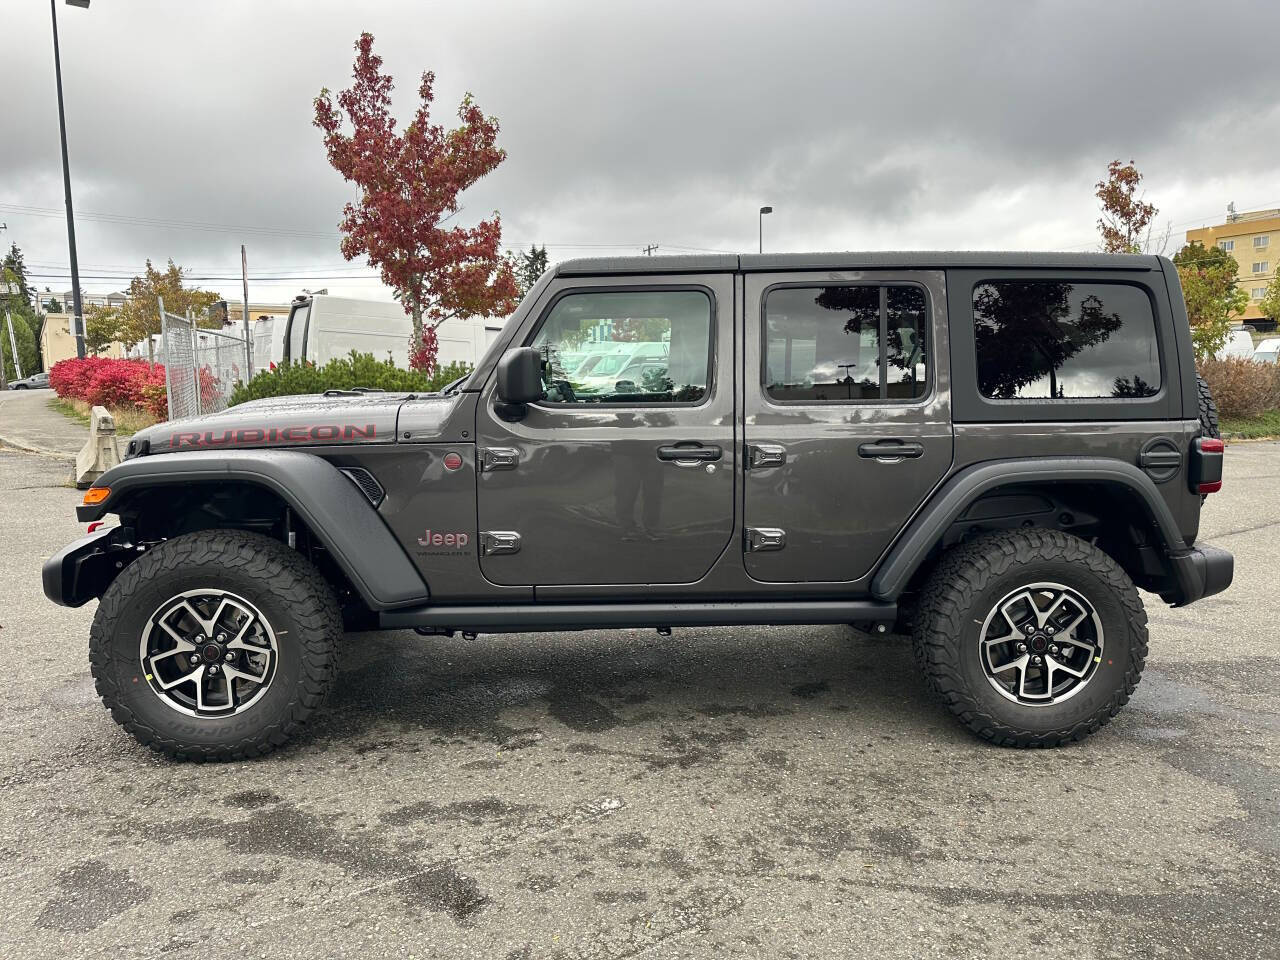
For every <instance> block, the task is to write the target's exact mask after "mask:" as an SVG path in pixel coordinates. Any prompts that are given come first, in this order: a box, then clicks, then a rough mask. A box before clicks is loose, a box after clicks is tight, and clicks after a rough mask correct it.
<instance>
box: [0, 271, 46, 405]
mask: <svg viewBox="0 0 1280 960" xmlns="http://www.w3.org/2000/svg"><path fill="white" fill-rule="evenodd" d="M14 249H15V250H16V249H17V248H16V247H15V248H14ZM20 259H21V256H19V260H20ZM5 260H6V264H7V262H8V258H7V257H6V258H5ZM20 282H21V281H20V278H19V276H18V273H17V271H16V270H15V269H14V268H13V267H10V266H7V265H6V266H4V267H3V269H0V354H3V356H4V375H5V377H6V379H9V380H12V379H13V378H14V377H15V376H16V375H17V371H16V370H15V368H14V365H13V349H12V347H11V346H10V344H9V325H8V321H9V320H10V319H12V320H13V339H14V340H15V341H16V342H17V344H18V360H19V363H20V365H21V367H22V375H23V376H24V377H29V376H31V375H32V374H33V373H37V372H39V370H40V348H39V333H40V321H39V318H38V317H36V315H35V311H33V310H32V309H31V304H30V303H29V302H28V301H27V300H24V299H23V298H22V296H21V295H20V294H14V295H13V296H9V295H8V285H9V284H11V283H13V284H20Z"/></svg>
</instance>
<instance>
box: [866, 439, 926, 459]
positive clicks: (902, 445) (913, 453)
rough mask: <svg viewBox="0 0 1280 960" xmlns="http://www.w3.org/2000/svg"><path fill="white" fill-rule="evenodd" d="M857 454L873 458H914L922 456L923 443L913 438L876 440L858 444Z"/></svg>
mask: <svg viewBox="0 0 1280 960" xmlns="http://www.w3.org/2000/svg"><path fill="white" fill-rule="evenodd" d="M858 456H860V457H867V458H869V459H874V460H914V459H915V458H916V457H923V456H924V444H923V443H916V442H915V441H914V440H877V441H876V442H875V443H860V444H858Z"/></svg>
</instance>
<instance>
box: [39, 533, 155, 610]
mask: <svg viewBox="0 0 1280 960" xmlns="http://www.w3.org/2000/svg"><path fill="white" fill-rule="evenodd" d="M119 536H120V528H119V527H108V528H107V529H105V530H98V531H95V532H94V533H91V534H89V535H88V536H87V537H81V538H80V539H79V540H76V541H74V542H73V543H69V544H67V545H66V546H65V547H63V548H62V549H61V550H59V551H58V552H57V553H55V554H54V555H53V556H52V557H50V558H49V559H48V560H46V561H45V562H44V567H43V568H42V569H41V571H40V576H41V580H42V581H43V582H44V595H45V596H46V597H48V598H49V599H50V600H52V601H53V602H54V603H57V604H61V605H62V606H64V607H79V606H83V605H84V604H86V603H88V602H89V601H90V600H93V599H95V598H97V597H100V596H102V595H103V593H105V592H106V589H107V587H109V586H110V585H111V581H112V580H114V579H115V577H116V574H117V573H119V572H120V570H121V569H122V568H123V567H124V565H125V564H126V563H128V562H129V561H130V560H132V559H133V558H134V556H135V553H134V550H133V548H132V545H130V544H125V543H121V542H119Z"/></svg>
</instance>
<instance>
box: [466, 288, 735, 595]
mask: <svg viewBox="0 0 1280 960" xmlns="http://www.w3.org/2000/svg"><path fill="white" fill-rule="evenodd" d="M733 324H734V316H733V280H732V275H731V274H713V275H699V276H674V277H670V278H667V279H661V278H659V279H658V280H656V281H655V280H654V278H651V277H648V278H645V280H644V282H643V283H642V284H631V285H629V284H627V283H626V282H625V278H624V279H623V280H622V282H619V280H618V279H617V278H612V279H601V278H574V277H562V278H560V279H558V280H557V281H556V282H555V283H553V284H552V285H551V286H550V287H548V289H547V290H546V291H545V292H544V294H543V296H542V298H541V300H540V302H539V304H538V306H537V307H536V308H535V309H534V310H533V311H530V313H529V319H528V320H527V321H526V324H525V327H524V329H522V330H520V331H518V333H517V335H516V337H515V338H514V339H513V340H512V343H511V345H510V346H520V345H528V346H534V347H536V348H538V350H539V351H541V353H542V356H543V385H544V393H543V399H542V400H540V401H538V402H536V403H532V404H528V405H527V406H526V407H525V408H524V410H523V411H521V412H517V413H512V412H511V411H504V410H503V409H501V407H500V405H498V404H497V403H496V402H495V400H496V398H495V396H494V388H495V383H494V378H490V381H489V383H488V384H487V385H486V387H485V392H484V393H483V394H482V396H481V403H480V405H479V408H478V411H477V423H476V441H477V445H478V447H479V452H478V457H479V461H480V473H479V475H478V484H479V493H478V511H479V529H480V540H481V542H480V564H481V569H482V571H483V572H484V575H485V577H487V578H488V579H489V580H490V581H492V582H493V583H498V584H504V585H533V586H535V587H536V586H539V585H543V586H550V585H557V586H564V585H577V584H582V585H608V584H618V585H643V584H675V583H690V582H694V581H696V580H698V579H699V578H701V577H702V576H703V575H704V574H705V573H706V572H707V571H708V570H709V569H710V568H711V566H712V565H713V564H714V563H715V561H716V559H717V558H718V557H719V556H720V555H721V554H722V553H723V552H724V551H725V550H726V549H727V548H728V546H729V543H730V540H731V538H732V535H733V523H734V516H733V508H734V482H735V473H736V467H737V464H738V462H739V456H738V451H737V448H736V425H735V417H734V370H735V366H736V364H735V363H734V351H733V342H734V341H733Z"/></svg>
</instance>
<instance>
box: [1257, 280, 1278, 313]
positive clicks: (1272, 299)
mask: <svg viewBox="0 0 1280 960" xmlns="http://www.w3.org/2000/svg"><path fill="white" fill-rule="evenodd" d="M1258 309H1259V310H1261V311H1262V315H1263V316H1264V317H1266V318H1267V319H1268V320H1280V273H1277V274H1276V276H1275V279H1274V280H1272V281H1271V282H1270V283H1268V284H1267V292H1266V293H1264V294H1263V295H1262V299H1261V300H1259V301H1258Z"/></svg>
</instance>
